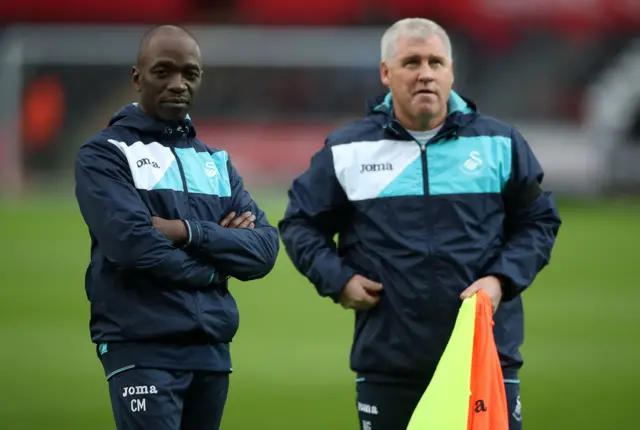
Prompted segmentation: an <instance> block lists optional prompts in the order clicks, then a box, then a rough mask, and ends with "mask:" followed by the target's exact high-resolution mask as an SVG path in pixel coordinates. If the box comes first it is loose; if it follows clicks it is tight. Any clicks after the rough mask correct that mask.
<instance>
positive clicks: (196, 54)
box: [142, 34, 201, 64]
mask: <svg viewBox="0 0 640 430" xmlns="http://www.w3.org/2000/svg"><path fill="white" fill-rule="evenodd" d="M142 57H143V58H144V59H145V60H146V61H148V62H153V63H156V62H158V61H167V62H173V63H185V62H193V63H195V64H200V63H201V54H200V48H199V47H198V44H197V43H196V41H195V40H193V39H192V38H190V37H189V36H186V35H175V34H174V35H161V34H159V35H157V36H155V37H153V38H152V39H151V40H149V42H148V43H147V45H146V46H145V47H144V49H143V51H142Z"/></svg>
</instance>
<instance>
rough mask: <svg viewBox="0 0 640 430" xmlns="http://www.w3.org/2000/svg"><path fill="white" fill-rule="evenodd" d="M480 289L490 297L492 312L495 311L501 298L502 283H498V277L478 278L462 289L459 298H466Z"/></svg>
mask: <svg viewBox="0 0 640 430" xmlns="http://www.w3.org/2000/svg"><path fill="white" fill-rule="evenodd" d="M480 290H484V292H485V293H487V295H488V296H489V297H490V298H491V304H492V305H493V312H494V313H495V311H496V310H497V309H498V305H499V304H500V300H502V285H501V283H500V279H498V278H496V277H495V276H486V277H484V278H480V279H478V280H477V281H476V282H474V283H473V284H471V285H470V286H469V287H468V288H467V289H466V290H464V291H463V292H462V294H461V295H460V298H461V299H462V300H464V299H467V298H469V297H471V296H472V295H474V294H475V293H477V292H478V291H480Z"/></svg>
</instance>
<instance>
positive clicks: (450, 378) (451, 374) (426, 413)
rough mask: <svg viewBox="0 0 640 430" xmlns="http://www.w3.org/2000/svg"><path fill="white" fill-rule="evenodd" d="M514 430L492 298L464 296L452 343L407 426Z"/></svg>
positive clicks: (409, 429)
mask: <svg viewBox="0 0 640 430" xmlns="http://www.w3.org/2000/svg"><path fill="white" fill-rule="evenodd" d="M432 429H438V430H508V429H509V419H508V412H507V399H506V393H505V388H504V379H503V377H502V369H501V367H500V359H499V357H498V350H497V348H496V344H495V340H494V338H493V311H492V306H491V299H490V298H489V296H488V295H487V294H486V293H485V292H484V291H479V292H478V293H476V294H474V295H473V296H472V297H470V298H468V299H466V300H464V301H463V303H462V306H461V307H460V311H459V313H458V318H457V319H456V324H455V326H454V329H453V333H452V334H451V338H450V339H449V343H448V344H447V347H446V349H445V351H444V354H443V355H442V358H441V359H440V362H439V363H438V367H437V368H436V372H435V374H434V375H433V378H432V380H431V383H430V384H429V387H427V390H426V391H425V393H424V394H423V396H422V398H421V399H420V402H419V403H418V405H417V406H416V409H415V410H414V412H413V415H412V417H411V421H410V422H409V426H408V427H407V430H432Z"/></svg>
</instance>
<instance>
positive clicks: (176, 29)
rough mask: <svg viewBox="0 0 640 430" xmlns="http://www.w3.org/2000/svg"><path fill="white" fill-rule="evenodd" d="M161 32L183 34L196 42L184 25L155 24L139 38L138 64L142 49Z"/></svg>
mask: <svg viewBox="0 0 640 430" xmlns="http://www.w3.org/2000/svg"><path fill="white" fill-rule="evenodd" d="M162 32H167V33H170V32H173V33H177V34H184V35H186V36H188V37H190V38H191V39H193V41H194V42H196V44H198V40H197V39H196V38H195V37H194V36H193V34H191V32H190V31H189V30H187V29H186V28H184V27H180V26H177V25H157V26H155V27H153V28H151V29H150V30H148V31H147V32H146V33H145V34H144V35H143V36H142V38H141V39H140V45H139V46H138V55H137V64H140V61H141V60H142V55H143V53H144V51H145V50H146V49H147V45H149V42H151V40H152V39H153V37H154V36H155V35H156V34H158V33H162Z"/></svg>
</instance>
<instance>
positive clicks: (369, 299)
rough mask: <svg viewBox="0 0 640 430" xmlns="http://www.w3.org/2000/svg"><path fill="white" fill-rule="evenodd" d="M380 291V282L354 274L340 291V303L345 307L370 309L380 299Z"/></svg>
mask: <svg viewBox="0 0 640 430" xmlns="http://www.w3.org/2000/svg"><path fill="white" fill-rule="evenodd" d="M381 291H382V284H380V283H378V282H374V281H371V280H369V279H367V278H365V277H364V276H360V275H354V276H353V277H352V278H351V279H350V280H349V282H347V285H346V286H345V287H344V289H343V290H342V292H341V293H340V304H341V305H342V307H343V308H345V309H358V310H366V309H371V308H372V307H374V306H375V305H376V304H378V301H380V292H381Z"/></svg>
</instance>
